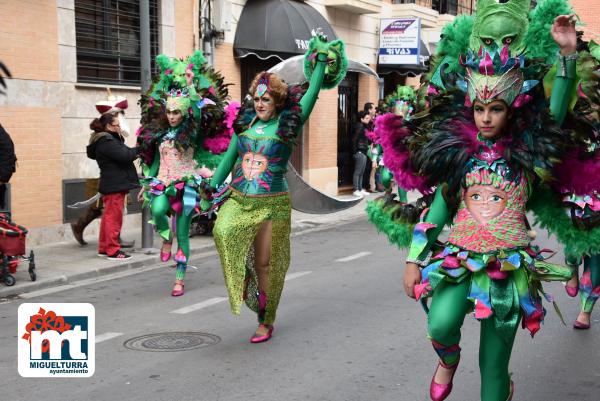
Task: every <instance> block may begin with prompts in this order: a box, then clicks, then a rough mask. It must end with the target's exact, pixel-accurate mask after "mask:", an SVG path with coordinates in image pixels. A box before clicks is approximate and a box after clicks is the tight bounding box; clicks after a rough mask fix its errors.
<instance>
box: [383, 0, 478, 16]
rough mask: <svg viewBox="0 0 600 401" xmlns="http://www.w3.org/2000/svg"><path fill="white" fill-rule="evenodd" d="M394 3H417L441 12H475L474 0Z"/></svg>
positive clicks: (401, 0)
mask: <svg viewBox="0 0 600 401" xmlns="http://www.w3.org/2000/svg"><path fill="white" fill-rule="evenodd" d="M392 3H393V4H416V5H418V6H422V7H428V8H431V9H432V10H435V11H437V12H439V13H440V14H452V15H458V14H473V11H475V5H474V0H392Z"/></svg>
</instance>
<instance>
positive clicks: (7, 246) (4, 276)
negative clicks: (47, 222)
mask: <svg viewBox="0 0 600 401" xmlns="http://www.w3.org/2000/svg"><path fill="white" fill-rule="evenodd" d="M26 237H27V229H26V228H25V227H23V226H20V225H18V224H16V223H14V222H13V221H11V219H10V213H8V212H4V211H1V212H0V258H1V262H0V263H1V266H0V280H2V281H4V284H6V285H7V286H9V287H10V286H12V285H14V284H15V277H14V276H13V274H15V273H16V272H17V266H19V262H20V261H21V260H28V261H29V277H30V278H31V281H35V279H36V274H35V255H34V254H33V251H30V252H29V256H25V238H26Z"/></svg>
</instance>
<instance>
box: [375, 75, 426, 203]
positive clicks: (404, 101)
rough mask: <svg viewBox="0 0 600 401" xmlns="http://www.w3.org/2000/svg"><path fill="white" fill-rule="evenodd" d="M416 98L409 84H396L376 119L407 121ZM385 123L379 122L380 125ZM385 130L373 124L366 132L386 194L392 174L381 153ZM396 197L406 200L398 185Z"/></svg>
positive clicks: (412, 110) (389, 187)
mask: <svg viewBox="0 0 600 401" xmlns="http://www.w3.org/2000/svg"><path fill="white" fill-rule="evenodd" d="M415 100H416V93H415V90H414V89H413V88H412V87H410V86H402V85H398V87H397V88H396V90H395V91H394V92H392V93H390V94H389V95H388V96H386V98H385V99H384V107H385V112H384V113H383V114H382V115H380V116H378V117H377V118H376V121H377V120H380V121H381V120H385V119H390V118H393V116H399V117H400V118H401V119H404V120H406V121H409V120H410V118H411V115H412V114H413V113H414V106H415ZM382 125H385V124H380V127H381V126H382ZM385 134H386V132H385V131H383V130H381V129H380V130H378V129H377V126H375V130H374V131H373V132H369V133H367V136H368V137H369V139H371V140H372V141H373V143H374V144H375V149H376V151H377V162H378V165H379V168H380V172H379V173H380V174H381V182H382V184H383V187H384V188H385V192H386V194H388V195H389V194H391V192H392V182H393V179H394V176H393V174H392V172H391V171H390V169H389V168H387V167H386V165H385V158H384V155H383V148H382V146H381V142H382V141H383V142H385V141H386V140H388V138H384V137H382V135H385ZM388 162H389V163H393V162H394V160H393V159H391V160H390V159H389V158H388ZM398 199H399V201H400V202H403V203H406V202H407V201H408V198H407V194H406V191H405V190H404V189H403V188H402V187H400V186H398Z"/></svg>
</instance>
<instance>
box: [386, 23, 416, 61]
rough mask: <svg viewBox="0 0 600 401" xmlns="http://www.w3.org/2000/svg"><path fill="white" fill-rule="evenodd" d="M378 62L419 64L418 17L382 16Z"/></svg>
mask: <svg viewBox="0 0 600 401" xmlns="http://www.w3.org/2000/svg"><path fill="white" fill-rule="evenodd" d="M379 32H380V34H379V64H405V65H420V63H419V54H420V50H421V49H420V42H421V41H420V37H421V19H420V18H382V19H381V25H380V30H379Z"/></svg>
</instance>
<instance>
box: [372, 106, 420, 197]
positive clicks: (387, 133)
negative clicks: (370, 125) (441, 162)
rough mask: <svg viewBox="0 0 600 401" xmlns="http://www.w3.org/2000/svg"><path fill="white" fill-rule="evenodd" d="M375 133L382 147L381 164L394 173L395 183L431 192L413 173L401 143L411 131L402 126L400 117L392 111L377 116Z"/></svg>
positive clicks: (407, 187)
mask: <svg viewBox="0 0 600 401" xmlns="http://www.w3.org/2000/svg"><path fill="white" fill-rule="evenodd" d="M375 133H376V135H377V136H378V137H379V143H380V145H381V147H382V148H383V164H384V165H385V166H386V167H387V168H388V169H390V171H391V172H392V174H394V179H395V180H396V183H397V184H398V185H399V186H400V187H401V188H403V189H405V190H413V189H416V190H418V191H419V192H421V193H423V194H427V193H431V192H432V189H431V188H430V187H428V186H427V185H426V184H425V179H424V178H422V177H418V176H417V175H416V174H415V173H414V171H413V168H412V164H411V162H410V155H409V154H408V149H407V148H406V147H405V146H404V145H403V144H402V140H403V139H404V138H406V137H407V136H408V135H410V133H411V132H410V130H409V129H407V128H404V127H402V118H401V117H398V116H396V115H394V114H392V113H386V114H384V115H382V116H379V117H377V118H376V119H375Z"/></svg>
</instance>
